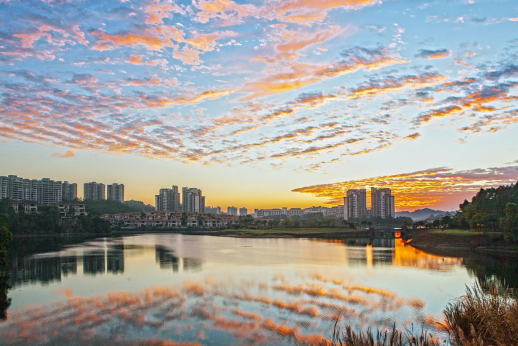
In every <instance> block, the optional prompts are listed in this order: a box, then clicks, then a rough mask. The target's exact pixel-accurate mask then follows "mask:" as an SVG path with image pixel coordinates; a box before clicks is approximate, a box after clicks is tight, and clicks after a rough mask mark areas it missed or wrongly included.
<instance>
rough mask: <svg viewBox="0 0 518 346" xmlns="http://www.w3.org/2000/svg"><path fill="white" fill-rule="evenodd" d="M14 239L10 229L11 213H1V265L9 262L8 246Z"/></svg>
mask: <svg viewBox="0 0 518 346" xmlns="http://www.w3.org/2000/svg"><path fill="white" fill-rule="evenodd" d="M12 240H13V235H12V233H11V231H10V230H9V214H7V213H2V214H0V266H3V265H6V264H7V248H8V247H9V244H10V243H11V241H12Z"/></svg>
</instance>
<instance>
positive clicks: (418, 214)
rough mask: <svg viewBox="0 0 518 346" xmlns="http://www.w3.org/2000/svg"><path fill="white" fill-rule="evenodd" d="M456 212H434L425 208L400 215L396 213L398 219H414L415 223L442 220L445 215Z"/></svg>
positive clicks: (403, 212) (400, 213)
mask: <svg viewBox="0 0 518 346" xmlns="http://www.w3.org/2000/svg"><path fill="white" fill-rule="evenodd" d="M454 214H455V213H454V212H451V211H443V210H433V209H430V208H424V209H417V210H414V211H402V212H399V213H396V217H398V216H406V217H410V218H412V220H414V221H421V220H427V219H429V220H434V219H437V218H441V217H443V216H445V215H454Z"/></svg>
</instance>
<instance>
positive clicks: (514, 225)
mask: <svg viewBox="0 0 518 346" xmlns="http://www.w3.org/2000/svg"><path fill="white" fill-rule="evenodd" d="M500 224H501V227H502V229H503V230H504V231H505V232H507V233H508V235H510V236H511V237H512V238H514V239H518V204H516V203H507V206H506V207H505V217H503V218H501V219H500Z"/></svg>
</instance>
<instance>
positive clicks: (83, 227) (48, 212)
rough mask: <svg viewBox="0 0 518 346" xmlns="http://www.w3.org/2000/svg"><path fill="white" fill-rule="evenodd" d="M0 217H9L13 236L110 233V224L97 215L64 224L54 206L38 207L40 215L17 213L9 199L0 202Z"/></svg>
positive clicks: (71, 220) (21, 211)
mask: <svg viewBox="0 0 518 346" xmlns="http://www.w3.org/2000/svg"><path fill="white" fill-rule="evenodd" d="M0 215H7V219H6V220H7V221H6V224H7V227H8V228H9V230H10V232H11V233H12V234H13V235H38V234H40V235H43V234H65V233H108V232H110V223H109V222H108V221H106V220H103V219H101V218H100V217H99V216H97V215H95V214H91V215H90V214H89V215H88V216H79V217H77V218H72V219H70V220H68V221H65V222H63V221H62V220H61V216H60V214H59V210H58V208H57V207H56V206H53V205H40V206H38V213H36V214H32V213H31V214H30V213H25V212H24V211H23V210H20V211H19V212H18V213H16V212H15V211H14V209H13V206H12V205H11V202H9V200H8V199H3V200H0Z"/></svg>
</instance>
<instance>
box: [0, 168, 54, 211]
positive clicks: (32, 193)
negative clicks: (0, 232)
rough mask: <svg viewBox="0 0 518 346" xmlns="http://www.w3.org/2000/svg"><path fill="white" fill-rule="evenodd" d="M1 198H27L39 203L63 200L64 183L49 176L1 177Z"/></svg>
mask: <svg viewBox="0 0 518 346" xmlns="http://www.w3.org/2000/svg"><path fill="white" fill-rule="evenodd" d="M0 198H10V199H14V200H20V201H21V200H27V201H33V202H37V203H39V204H53V203H59V202H61V201H62V183H61V181H54V180H51V179H49V178H43V179H41V180H37V179H24V178H21V177H18V176H16V175H8V176H2V177H0Z"/></svg>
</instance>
